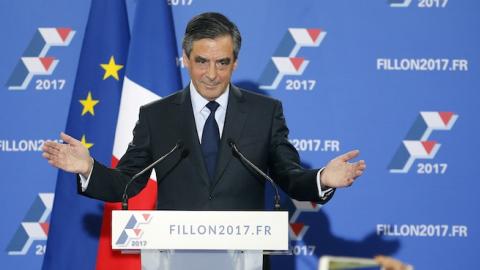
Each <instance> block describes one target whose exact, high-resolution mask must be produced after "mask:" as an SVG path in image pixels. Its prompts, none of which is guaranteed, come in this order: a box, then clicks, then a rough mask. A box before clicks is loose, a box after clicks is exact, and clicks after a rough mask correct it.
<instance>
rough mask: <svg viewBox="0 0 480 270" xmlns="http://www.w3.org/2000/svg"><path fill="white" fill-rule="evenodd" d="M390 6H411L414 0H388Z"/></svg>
mask: <svg viewBox="0 0 480 270" xmlns="http://www.w3.org/2000/svg"><path fill="white" fill-rule="evenodd" d="M388 3H389V4H390V7H396V8H404V7H408V6H410V3H412V0H388Z"/></svg>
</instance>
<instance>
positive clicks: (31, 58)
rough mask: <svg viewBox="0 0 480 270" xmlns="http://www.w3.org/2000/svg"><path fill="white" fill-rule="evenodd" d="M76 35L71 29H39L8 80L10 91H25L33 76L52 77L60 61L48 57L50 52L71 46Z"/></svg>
mask: <svg viewBox="0 0 480 270" xmlns="http://www.w3.org/2000/svg"><path fill="white" fill-rule="evenodd" d="M74 35H75V31H74V30H72V29H71V28H38V29H37V32H35V34H34V35H33V38H32V40H31V41H30V43H29V44H28V46H27V49H25V52H24V53H23V55H22V57H20V60H19V61H18V63H17V66H16V67H15V69H14V70H13V72H12V74H11V75H10V78H9V79H8V82H7V86H8V89H9V90H25V89H26V88H27V87H28V85H29V84H30V81H31V80H32V78H33V76H36V75H51V74H52V73H53V71H54V70H55V68H56V67H57V65H58V63H59V61H60V60H58V59H57V58H55V57H53V56H47V53H48V51H49V50H50V48H51V47H53V46H62V47H66V46H68V45H70V42H71V41H72V39H73V36H74Z"/></svg>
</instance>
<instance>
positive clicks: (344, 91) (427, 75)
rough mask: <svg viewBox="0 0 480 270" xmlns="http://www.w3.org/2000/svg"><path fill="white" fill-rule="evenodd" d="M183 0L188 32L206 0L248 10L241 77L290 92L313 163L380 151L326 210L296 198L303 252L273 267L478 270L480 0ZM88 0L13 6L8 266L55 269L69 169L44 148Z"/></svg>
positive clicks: (4, 145) (70, 79)
mask: <svg viewBox="0 0 480 270" xmlns="http://www.w3.org/2000/svg"><path fill="white" fill-rule="evenodd" d="M169 2H170V4H171V6H172V10H173V15H174V20H175V28H176V34H177V43H178V44H181V38H182V36H183V31H184V28H185V25H186V23H187V22H188V20H189V19H190V18H191V17H192V16H194V15H196V14H198V13H200V12H203V11H218V12H222V13H224V14H225V15H227V16H228V17H230V19H232V20H233V21H234V22H236V23H237V25H238V27H239V28H240V31H241V32H242V35H243V39H244V43H243V48H242V50H241V52H240V56H239V65H238V69H237V71H236V72H235V74H234V77H233V81H234V82H235V83H236V84H238V85H240V86H243V87H246V88H250V89H252V90H257V91H260V92H262V93H264V94H267V95H270V96H272V97H275V98H278V99H280V100H282V102H283V104H284V110H285V114H286V118H287V122H288V125H289V128H290V130H291V134H290V139H291V140H292V143H293V144H294V145H295V146H296V147H297V148H298V150H299V151H300V153H301V156H302V160H303V162H304V165H305V166H308V167H320V166H322V165H324V164H325V162H327V161H328V160H330V159H331V158H333V157H335V156H336V155H338V154H340V153H343V152H346V151H348V150H351V149H356V148H358V149H360V151H361V156H362V158H363V159H365V160H366V161H367V166H368V168H367V170H366V172H365V174H364V176H362V177H361V178H360V179H359V180H358V182H356V183H355V185H354V186H352V187H351V188H349V189H342V190H338V191H337V192H336V194H335V197H334V199H333V200H332V201H330V202H329V204H328V205H326V206H324V207H322V208H320V207H319V206H317V205H314V204H310V203H299V202H294V201H291V200H289V199H285V198H284V200H283V206H284V207H286V208H288V209H289V211H290V213H291V220H290V221H291V238H292V245H293V252H294V254H295V256H290V257H276V258H275V259H274V260H273V269H294V268H295V267H296V269H316V268H317V265H318V258H319V257H320V256H321V255H325V254H330V255H343V256H363V257H371V256H373V255H375V254H386V255H390V256H394V257H396V258H399V259H401V260H404V261H406V262H409V263H411V264H413V265H414V266H415V267H416V268H417V269H474V268H475V267H477V265H478V263H477V261H476V255H477V253H478V249H479V248H480V237H479V233H478V228H480V220H479V218H478V213H479V212H480V199H479V196H476V193H477V189H479V187H480V184H479V182H478V181H477V178H478V176H477V175H478V173H477V171H478V169H476V167H475V164H478V162H479V158H477V155H478V151H479V150H480V147H479V146H480V143H479V140H478V137H480V134H479V133H480V127H479V121H478V118H479V116H480V109H479V105H480V102H479V101H480V94H479V93H478V89H479V87H480V76H479V75H480V74H479V70H478V68H479V67H478V60H479V59H480V51H479V50H478V48H480V37H479V35H478V29H480V17H479V16H478V12H479V11H480V2H479V1H475V0H457V1H448V0H380V1H348V0H328V1H327V0H325V1H305V0H303V1H292V0H290V1H288V0H275V1H273V0H271V1H253V0H244V1H220V0H202V1H200V0H169ZM127 4H128V8H129V11H130V12H129V16H130V19H133V18H132V17H133V14H134V12H133V11H134V9H135V6H136V2H135V1H133V0H130V1H127ZM89 7H90V1H61V0H45V1H33V0H17V1H2V2H1V3H0V29H1V36H2V37H3V38H2V42H1V45H0V48H1V50H0V53H1V59H2V61H1V63H0V81H1V83H2V84H1V87H0V100H1V104H2V105H1V106H0V123H1V128H0V164H1V165H0V166H1V168H2V176H1V179H2V180H1V182H0V190H1V191H0V192H1V196H0V205H3V206H4V210H3V213H4V214H3V218H2V220H3V222H1V227H0V228H1V234H0V247H1V250H2V252H1V254H0V261H1V264H2V269H40V267H41V263H42V260H43V254H44V252H45V244H46V239H47V235H48V233H47V232H48V222H49V215H50V211H51V204H52V201H53V192H54V190H55V182H56V176H57V171H56V170H54V169H53V168H51V167H50V166H49V165H48V164H47V162H46V161H45V160H43V159H42V158H41V152H40V148H41V145H42V143H43V142H44V141H45V140H47V139H58V136H59V133H60V131H63V130H64V129H65V127H66V121H67V114H68V110H69V108H68V107H69V104H70V99H71V96H72V89H73V84H74V79H75V74H76V69H77V64H78V58H79V53H80V48H81V45H82V40H83V34H84V30H85V24H86V20H87V16H88V10H89ZM475 33H477V34H475ZM178 52H179V55H181V54H180V49H179V50H178ZM182 75H183V82H184V84H186V83H188V80H189V79H188V75H187V73H186V70H184V69H182ZM475 119H477V120H475ZM72 196H77V195H75V194H72ZM270 201H271V200H270V199H269V200H268V202H270Z"/></svg>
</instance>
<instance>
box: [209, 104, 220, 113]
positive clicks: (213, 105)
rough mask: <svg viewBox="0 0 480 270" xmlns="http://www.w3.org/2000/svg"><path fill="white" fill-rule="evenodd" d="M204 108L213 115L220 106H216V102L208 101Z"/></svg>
mask: <svg viewBox="0 0 480 270" xmlns="http://www.w3.org/2000/svg"><path fill="white" fill-rule="evenodd" d="M206 106H207V108H208V109H209V110H210V113H215V111H216V110H217V109H218V107H219V106H220V104H218V103H217V102H216V101H210V102H208V103H207V105H206Z"/></svg>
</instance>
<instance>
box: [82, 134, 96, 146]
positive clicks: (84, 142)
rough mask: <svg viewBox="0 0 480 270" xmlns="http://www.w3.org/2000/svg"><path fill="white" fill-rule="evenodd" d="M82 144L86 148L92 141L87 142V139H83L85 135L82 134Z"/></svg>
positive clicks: (91, 144)
mask: <svg viewBox="0 0 480 270" xmlns="http://www.w3.org/2000/svg"><path fill="white" fill-rule="evenodd" d="M80 142H81V143H82V144H83V146H85V147H86V148H87V149H90V147H92V146H93V143H88V142H87V139H85V135H82V140H81V141H80Z"/></svg>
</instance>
